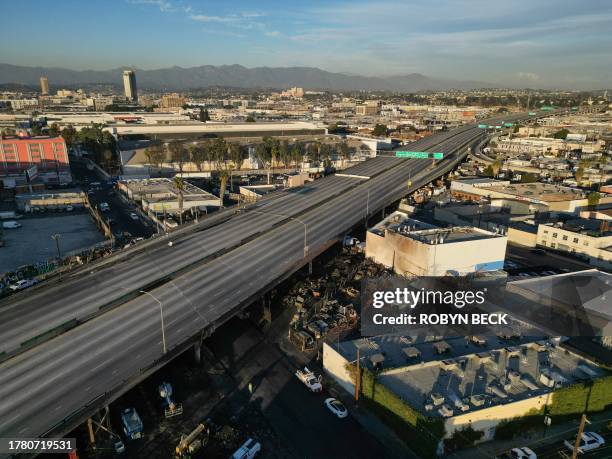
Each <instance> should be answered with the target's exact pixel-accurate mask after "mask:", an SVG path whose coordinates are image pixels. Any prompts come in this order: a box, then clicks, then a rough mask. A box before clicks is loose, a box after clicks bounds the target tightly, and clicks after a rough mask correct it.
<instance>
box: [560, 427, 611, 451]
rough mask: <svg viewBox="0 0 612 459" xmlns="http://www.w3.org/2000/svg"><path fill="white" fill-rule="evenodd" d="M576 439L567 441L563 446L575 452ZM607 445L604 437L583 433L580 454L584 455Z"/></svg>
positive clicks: (593, 433)
mask: <svg viewBox="0 0 612 459" xmlns="http://www.w3.org/2000/svg"><path fill="white" fill-rule="evenodd" d="M575 441H576V439H574V438H573V439H572V440H571V441H570V440H565V441H564V442H563V444H564V445H565V447H566V448H567V449H569V450H570V451H572V452H573V451H574V444H575ZM605 444H606V441H605V440H604V439H603V437H602V436H601V435H599V434H597V433H595V432H583V433H582V438H581V439H580V444H579V445H578V454H584V453H585V452H587V451H592V450H594V449H597V448H599V447H600V446H603V445H605Z"/></svg>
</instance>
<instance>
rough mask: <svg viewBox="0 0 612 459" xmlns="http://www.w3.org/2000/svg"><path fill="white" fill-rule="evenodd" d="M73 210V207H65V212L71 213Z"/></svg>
mask: <svg viewBox="0 0 612 459" xmlns="http://www.w3.org/2000/svg"><path fill="white" fill-rule="evenodd" d="M73 210H74V207H72V206H66V212H72V211H73Z"/></svg>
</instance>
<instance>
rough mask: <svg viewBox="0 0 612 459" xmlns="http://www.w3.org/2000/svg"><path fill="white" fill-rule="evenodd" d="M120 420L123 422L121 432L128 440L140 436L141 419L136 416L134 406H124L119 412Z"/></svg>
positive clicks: (141, 428) (141, 429)
mask: <svg viewBox="0 0 612 459" xmlns="http://www.w3.org/2000/svg"><path fill="white" fill-rule="evenodd" d="M121 422H123V433H125V436H126V437H127V438H128V439H130V440H137V439H138V438H142V431H143V426H142V420H141V419H140V416H138V412H136V409H135V408H126V409H125V410H123V411H122V412H121Z"/></svg>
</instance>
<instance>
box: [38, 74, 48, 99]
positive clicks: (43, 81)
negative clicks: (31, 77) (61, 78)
mask: <svg viewBox="0 0 612 459" xmlns="http://www.w3.org/2000/svg"><path fill="white" fill-rule="evenodd" d="M40 93H41V94H42V95H43V96H48V95H49V79H48V78H47V77H46V76H41V77H40Z"/></svg>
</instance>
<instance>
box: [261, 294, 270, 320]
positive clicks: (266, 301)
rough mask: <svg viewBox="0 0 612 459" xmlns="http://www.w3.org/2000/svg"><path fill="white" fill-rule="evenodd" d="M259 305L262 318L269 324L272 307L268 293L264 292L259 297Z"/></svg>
mask: <svg viewBox="0 0 612 459" xmlns="http://www.w3.org/2000/svg"><path fill="white" fill-rule="evenodd" d="M261 307H262V310H263V319H264V320H265V321H266V322H267V323H269V324H270V323H272V308H271V301H270V295H269V294H268V293H266V294H265V295H264V296H263V298H262V299H261Z"/></svg>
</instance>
